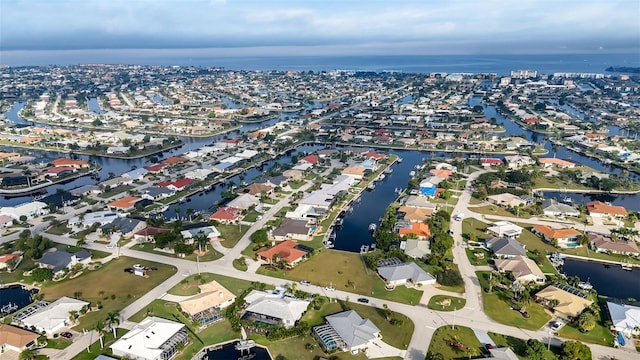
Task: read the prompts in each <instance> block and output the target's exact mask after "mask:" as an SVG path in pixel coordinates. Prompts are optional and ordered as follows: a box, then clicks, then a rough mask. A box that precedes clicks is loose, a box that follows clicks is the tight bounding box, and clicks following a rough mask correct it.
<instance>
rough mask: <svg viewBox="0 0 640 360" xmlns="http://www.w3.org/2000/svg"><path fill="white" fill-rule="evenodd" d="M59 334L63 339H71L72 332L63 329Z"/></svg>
mask: <svg viewBox="0 0 640 360" xmlns="http://www.w3.org/2000/svg"><path fill="white" fill-rule="evenodd" d="M60 336H62V337H63V338H65V339H71V338H72V337H73V334H72V333H70V332H68V331H65V332H63V333H60Z"/></svg>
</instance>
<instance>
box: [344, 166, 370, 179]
mask: <svg viewBox="0 0 640 360" xmlns="http://www.w3.org/2000/svg"><path fill="white" fill-rule="evenodd" d="M369 172H370V171H369V170H367V169H365V167H364V166H358V165H356V166H347V167H346V168H344V169H342V172H341V174H342V175H346V176H351V177H353V178H354V179H357V180H362V178H363V177H365V176H367V174H368V173H369Z"/></svg>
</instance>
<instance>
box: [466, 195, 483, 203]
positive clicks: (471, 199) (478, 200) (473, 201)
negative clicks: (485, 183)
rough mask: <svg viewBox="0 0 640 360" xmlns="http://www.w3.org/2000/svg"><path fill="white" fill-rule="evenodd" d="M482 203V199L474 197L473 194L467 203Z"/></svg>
mask: <svg viewBox="0 0 640 360" xmlns="http://www.w3.org/2000/svg"><path fill="white" fill-rule="evenodd" d="M482 203H484V200H480V199H476V198H474V197H473V196H472V197H471V198H470V199H469V205H480V204H482Z"/></svg>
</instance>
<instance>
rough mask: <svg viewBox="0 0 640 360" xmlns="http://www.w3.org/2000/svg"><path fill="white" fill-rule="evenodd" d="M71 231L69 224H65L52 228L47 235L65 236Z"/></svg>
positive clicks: (47, 231)
mask: <svg viewBox="0 0 640 360" xmlns="http://www.w3.org/2000/svg"><path fill="white" fill-rule="evenodd" d="M69 231H71V228H69V227H67V222H66V221H65V222H63V223H61V224H58V225H56V226H50V227H49V228H48V229H47V230H46V231H45V233H47V234H52V235H64V234H67V233H68V232H69Z"/></svg>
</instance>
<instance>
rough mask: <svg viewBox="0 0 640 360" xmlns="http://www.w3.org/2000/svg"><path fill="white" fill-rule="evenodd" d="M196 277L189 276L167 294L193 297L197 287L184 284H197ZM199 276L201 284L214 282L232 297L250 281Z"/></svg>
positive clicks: (214, 275)
mask: <svg viewBox="0 0 640 360" xmlns="http://www.w3.org/2000/svg"><path fill="white" fill-rule="evenodd" d="M197 276H198V275H191V276H189V277H188V278H186V279H184V280H182V281H180V284H178V285H176V286H174V287H172V288H171V289H169V291H167V293H169V294H172V295H181V296H188V295H195V294H198V293H200V288H198V287H197V286H185V285H186V284H190V283H195V282H198V281H197V278H196V277H197ZM200 276H201V278H202V280H201V281H202V283H207V282H209V281H211V280H215V281H217V282H218V283H219V284H220V285H222V286H224V287H225V288H226V289H227V290H229V291H231V292H232V293H233V294H234V295H240V294H242V292H243V291H244V290H246V289H248V288H249V287H251V281H246V280H241V279H236V278H230V277H227V276H222V275H218V274H212V273H202V274H200ZM185 280H186V281H185ZM271 288H272V287H271Z"/></svg>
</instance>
